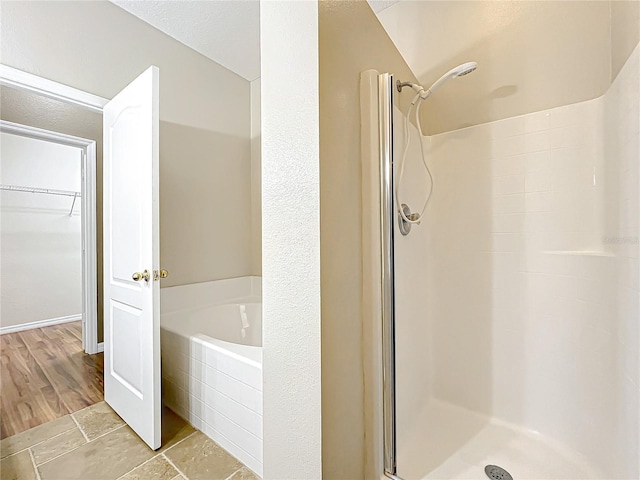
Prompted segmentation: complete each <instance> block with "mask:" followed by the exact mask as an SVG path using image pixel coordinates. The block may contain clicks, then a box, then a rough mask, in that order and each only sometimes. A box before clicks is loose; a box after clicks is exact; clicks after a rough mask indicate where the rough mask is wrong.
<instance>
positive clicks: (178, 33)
mask: <svg viewBox="0 0 640 480" xmlns="http://www.w3.org/2000/svg"><path fill="white" fill-rule="evenodd" d="M112 2H113V3H114V4H116V5H118V6H119V7H121V8H123V9H124V10H126V11H128V12H129V13H131V14H132V15H135V16H136V17H138V18H140V19H141V20H143V21H145V22H147V23H148V24H150V25H152V26H154V27H156V28H157V29H158V30H161V31H162V32H164V33H166V34H167V35H169V36H170V37H173V38H175V39H176V40H178V41H179V42H181V43H183V44H185V45H187V46H188V47H191V48H192V49H193V50H195V51H196V52H199V53H201V54H202V55H204V56H205V57H207V58H209V59H211V60H213V61H214V62H217V63H219V64H220V65H222V66H224V67H226V68H228V69H229V70H231V71H232V72H235V73H237V74H238V75H240V76H241V77H243V78H245V79H246V80H249V81H252V80H255V79H256V78H258V77H259V76H260V3H259V2H258V1H256V0H250V1H220V0H215V1H157V0H145V1H139V0H137V1H136V0H133V1H132V0H112Z"/></svg>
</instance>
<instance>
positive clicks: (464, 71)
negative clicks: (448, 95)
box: [427, 62, 478, 96]
mask: <svg viewBox="0 0 640 480" xmlns="http://www.w3.org/2000/svg"><path fill="white" fill-rule="evenodd" d="M476 68H478V64H477V63H476V62H467V63H463V64H462V65H458V66H457V67H455V68H452V69H451V70H449V71H448V72H447V73H445V74H444V75H443V76H441V77H440V78H439V79H438V80H436V81H435V82H434V83H433V85H431V86H430V87H429V88H428V89H427V96H429V95H431V94H432V93H433V92H435V91H436V90H437V89H438V88H440V87H441V86H442V85H443V84H444V83H445V82H446V81H447V80H449V79H450V78H457V77H464V76H465V75H469V74H470V73H471V72H473V71H474V70H475V69H476Z"/></svg>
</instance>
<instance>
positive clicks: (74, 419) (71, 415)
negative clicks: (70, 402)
mask: <svg viewBox="0 0 640 480" xmlns="http://www.w3.org/2000/svg"><path fill="white" fill-rule="evenodd" d="M69 416H70V417H71V420H73V423H75V424H76V426H77V427H78V430H80V433H81V434H82V436H83V437H84V439H85V440H86V442H87V443H89V437H87V434H86V433H84V430H83V429H82V427H81V426H80V423H79V422H78V420H76V417H74V416H73V413H70V414H69Z"/></svg>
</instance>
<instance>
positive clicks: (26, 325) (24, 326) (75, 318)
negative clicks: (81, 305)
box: [0, 313, 82, 335]
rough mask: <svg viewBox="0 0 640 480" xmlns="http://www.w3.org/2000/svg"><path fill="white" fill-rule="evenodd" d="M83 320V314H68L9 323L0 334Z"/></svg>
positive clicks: (2, 328) (1, 328)
mask: <svg viewBox="0 0 640 480" xmlns="http://www.w3.org/2000/svg"><path fill="white" fill-rule="evenodd" d="M78 320H82V314H81V313H80V314H78V315H68V316H66V317H58V318H48V319H47V320H38V321H37V322H30V323H21V324H20V325H9V326H7V327H0V335H3V334H5V333H13V332H21V331H23V330H31V329H33V328H42V327H50V326H51V325H59V324H61V323H69V322H77V321H78Z"/></svg>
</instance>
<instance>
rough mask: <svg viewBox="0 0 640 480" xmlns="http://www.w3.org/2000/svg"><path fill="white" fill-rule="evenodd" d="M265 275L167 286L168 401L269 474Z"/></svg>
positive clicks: (255, 468)
mask: <svg viewBox="0 0 640 480" xmlns="http://www.w3.org/2000/svg"><path fill="white" fill-rule="evenodd" d="M260 292H261V288H260V278H259V277H242V278H235V279H230V280H219V281H215V282H206V283H198V284H193V285H184V286H179V287H169V288H163V289H162V292H161V299H162V300H161V301H162V307H161V312H162V315H161V322H160V323H161V344H162V387H163V400H164V402H165V404H166V405H167V406H169V407H170V408H171V409H172V410H174V411H175V412H176V413H178V414H179V415H181V416H183V417H184V418H185V419H187V420H188V421H189V422H190V423H191V424H192V425H193V426H194V427H196V428H198V429H199V430H201V431H203V432H204V433H205V434H207V435H208V436H209V437H211V438H212V439H213V440H215V441H216V442H217V443H219V444H220V445H221V446H222V447H224V448H225V449H226V450H227V451H229V452H230V453H231V454H232V455H234V456H235V457H237V458H238V459H239V460H240V461H242V462H243V463H244V464H245V465H247V466H248V467H249V468H251V469H252V470H253V471H254V472H256V473H257V474H258V475H260V476H262V321H261V320H262V319H261V303H260V300H261V294H260Z"/></svg>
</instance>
